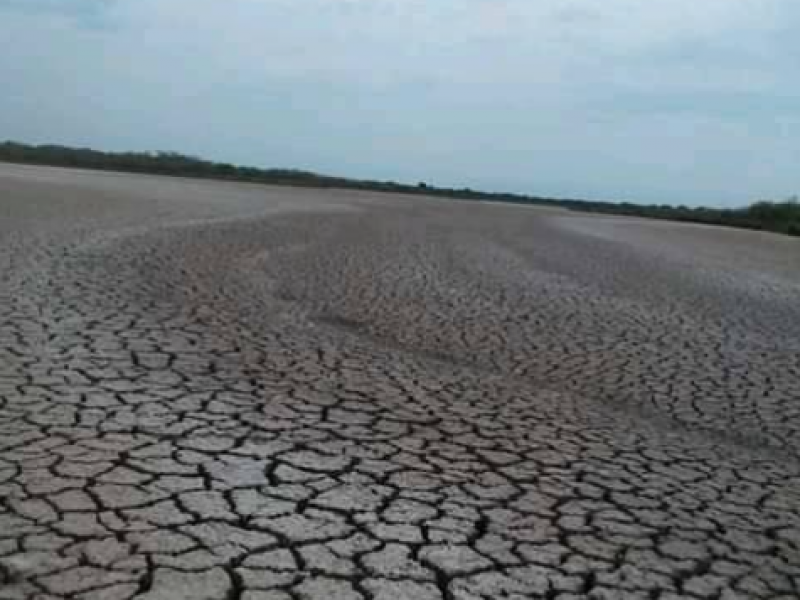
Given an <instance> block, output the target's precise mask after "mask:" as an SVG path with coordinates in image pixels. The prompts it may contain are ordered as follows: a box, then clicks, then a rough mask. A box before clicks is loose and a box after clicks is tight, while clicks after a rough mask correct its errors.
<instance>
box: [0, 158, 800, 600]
mask: <svg viewBox="0 0 800 600" xmlns="http://www.w3.org/2000/svg"><path fill="white" fill-rule="evenodd" d="M798 300H800V245H798V242H797V241H793V240H790V239H788V238H786V239H784V238H781V237H777V236H770V235H761V234H756V233H749V232H739V231H732V230H725V229H711V228H702V227H696V226H679V225H673V224H663V223H652V222H645V221H636V220H626V219H612V218H599V217H591V216H581V215H578V214H575V213H567V212H560V211H548V210H543V209H531V208H521V207H513V206H501V205H484V204H479V203H466V202H453V201H437V200H428V199H422V198H406V197H397V196H394V197H393V196H387V195H373V194H366V193H354V192H345V191H302V190H290V189H280V188H269V187H255V186H247V185H241V184H224V183H211V182H197V181H185V180H179V179H161V178H156V177H144V176H129V175H120V174H96V173H95V174H92V173H87V172H79V171H69V170H58V169H44V168H33V167H19V166H10V165H4V166H0V598H2V599H3V600H11V599H25V600H32V599H37V600H50V599H56V598H75V599H81V600H90V599H91V600H101V599H106V598H108V599H113V600H124V599H129V598H137V599H141V600H167V599H187V600H188V599H192V600H195V599H198V600H202V599H208V600H216V599H221V600H234V599H239V600H292V599H293V600H488V599H506V600H522V599H529V598H543V599H548V600H577V599H579V598H583V599H591V600H612V599H621V600H674V599H677V598H693V599H715V600H734V599H744V598H758V599H762V598H775V599H779V598H780V599H784V600H790V599H797V598H798V597H800V302H798Z"/></svg>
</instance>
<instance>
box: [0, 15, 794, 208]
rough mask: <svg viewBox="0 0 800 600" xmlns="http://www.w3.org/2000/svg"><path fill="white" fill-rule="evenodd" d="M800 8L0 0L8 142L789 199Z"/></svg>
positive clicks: (569, 191)
mask: <svg viewBox="0 0 800 600" xmlns="http://www.w3.org/2000/svg"><path fill="white" fill-rule="evenodd" d="M798 31H800V2H798V0H663V1H655V2H654V1H653V0H227V1H224V2H220V1H219V0H214V1H212V0H0V86H2V87H0V139H16V140H20V141H26V142H38V143H41V142H59V143H66V144H75V145H88V146H93V147H97V148H102V149H111V150H127V149H135V150H156V149H161V150H176V151H180V152H186V153H190V154H198V155H202V156H204V157H209V158H213V159H222V160H226V161H231V162H238V163H246V164H252V165H256V166H264V167H270V166H282V167H297V168H303V169H311V170H316V171H321V172H325V173H331V174H341V175H350V176H355V177H369V178H379V179H395V180H402V181H412V182H416V181H419V180H425V181H428V182H430V183H433V184H441V185H457V186H462V185H463V186H473V187H481V188H491V189H502V190H513V191H522V192H530V193H534V194H542V195H557V196H568V197H592V198H609V199H630V200H635V201H642V202H673V203H687V204H699V203H706V204H720V205H722V204H724V205H736V204H742V203H745V202H748V201H750V200H752V199H755V198H759V197H784V196H788V195H790V194H793V193H800V160H799V159H800V76H799V75H800V35H798Z"/></svg>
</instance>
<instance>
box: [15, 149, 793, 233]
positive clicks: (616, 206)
mask: <svg viewBox="0 0 800 600" xmlns="http://www.w3.org/2000/svg"><path fill="white" fill-rule="evenodd" d="M0 161H6V162H15V163H24V164H36V165H51V166H61V167H79V168H85V169H104V170H113V171H128V172H135V173H153V174H159V175H173V176H181V177H201V178H207V179H224V180H230V181H244V182H252V183H264V184H272V185H291V186H299V187H314V188H347V189H358V190H371V191H378V192H399V193H403V194H424V195H426V196H441V197H447V198H456V199H464V200H483V201H489V202H513V203H518V204H537V205H546V206H555V207H562V208H567V209H570V210H578V211H585V212H595V213H605V214H612V215H627V216H635V217H647V218H653V219H668V220H673V221H684V222H691V223H703V224H707V225H727V226H730V227H743V228H747V229H758V230H764V231H774V232H779V233H785V234H788V235H795V236H800V203H798V201H797V198H792V199H789V200H786V201H783V202H771V201H760V202H756V203H755V204H753V205H751V206H749V207H746V208H740V209H719V208H705V207H698V208H689V207H686V206H670V205H657V206H656V205H650V206H645V205H639V204H632V203H629V202H600V201H593V200H574V199H564V198H541V197H536V196H528V195H522V194H504V193H491V192H481V191H475V190H471V189H469V188H462V189H454V188H442V187H435V186H432V185H429V184H427V183H424V182H420V183H418V184H417V185H408V184H402V183H396V182H393V181H385V182H382V181H365V180H357V179H347V178H343V177H330V176H327V175H319V174H317V173H309V172H307V171H297V170H292V169H257V168H254V167H239V166H235V165H231V164H226V163H216V162H211V161H207V160H202V159H200V158H195V157H192V156H184V155H182V154H176V153H173V152H156V153H150V152H121V153H114V152H99V151H97V150H90V149H87V148H68V147H65V146H53V145H47V146H31V145H27V144H20V143H17V142H4V143H0Z"/></svg>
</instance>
